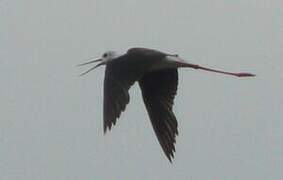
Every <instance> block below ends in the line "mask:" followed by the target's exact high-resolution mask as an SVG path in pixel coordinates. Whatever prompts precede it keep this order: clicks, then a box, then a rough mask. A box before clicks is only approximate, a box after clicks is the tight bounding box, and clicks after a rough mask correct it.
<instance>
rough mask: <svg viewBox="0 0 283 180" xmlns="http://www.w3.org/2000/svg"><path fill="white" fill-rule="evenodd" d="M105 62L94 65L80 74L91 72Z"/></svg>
mask: <svg viewBox="0 0 283 180" xmlns="http://www.w3.org/2000/svg"><path fill="white" fill-rule="evenodd" d="M103 64H104V63H103V62H101V63H99V64H97V65H96V66H94V67H92V68H90V69H89V70H87V71H86V72H83V73H82V74H80V75H79V76H83V75H85V74H87V73H89V72H90V71H92V70H94V69H95V68H97V67H98V66H101V65H103Z"/></svg>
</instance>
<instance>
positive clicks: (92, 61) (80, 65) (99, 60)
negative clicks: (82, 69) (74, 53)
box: [77, 59, 102, 67]
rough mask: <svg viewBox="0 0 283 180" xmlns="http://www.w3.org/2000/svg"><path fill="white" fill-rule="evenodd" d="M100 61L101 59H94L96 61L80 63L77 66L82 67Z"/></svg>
mask: <svg viewBox="0 0 283 180" xmlns="http://www.w3.org/2000/svg"><path fill="white" fill-rule="evenodd" d="M100 61H102V59H96V60H92V61H89V62H86V63H82V64H78V65H77V66H78V67H79V66H84V65H87V64H92V63H95V62H100Z"/></svg>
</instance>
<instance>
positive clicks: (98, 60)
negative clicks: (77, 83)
mask: <svg viewBox="0 0 283 180" xmlns="http://www.w3.org/2000/svg"><path fill="white" fill-rule="evenodd" d="M101 61H102V59H96V60H93V61H89V62H86V63H82V64H79V65H77V66H84V65H87V64H92V63H95V62H100V63H99V64H97V65H96V66H94V67H92V68H90V69H89V70H87V71H86V72H84V73H82V74H80V76H83V75H85V74H87V73H89V72H90V71H92V70H94V69H95V68H97V67H98V66H101V65H104V64H106V63H105V62H104V61H102V62H101Z"/></svg>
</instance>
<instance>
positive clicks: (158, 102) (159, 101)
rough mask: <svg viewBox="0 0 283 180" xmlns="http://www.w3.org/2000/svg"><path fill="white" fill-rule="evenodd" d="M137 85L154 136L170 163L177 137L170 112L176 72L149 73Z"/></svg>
mask: <svg viewBox="0 0 283 180" xmlns="http://www.w3.org/2000/svg"><path fill="white" fill-rule="evenodd" d="M139 85H140V88H141V90H142V95H143V100H144V103H145V106H146V109H147V111H148V114H149V117H150V120H151V123H152V126H153V129H154V131H155V134H156V136H157V138H158V141H159V143H160V145H161V147H162V149H163V151H164V153H165V154H166V156H167V157H168V159H169V160H170V162H171V158H173V157H174V154H173V153H174V151H175V145H174V144H175V142H176V140H175V138H176V135H178V130H177V126H178V123H177V120H176V117H175V115H174V113H173V111H172V106H173V103H174V97H175V95H176V92H177V86H178V71H177V69H167V70H162V71H156V72H151V73H149V74H147V75H145V76H144V77H143V78H142V79H141V80H139Z"/></svg>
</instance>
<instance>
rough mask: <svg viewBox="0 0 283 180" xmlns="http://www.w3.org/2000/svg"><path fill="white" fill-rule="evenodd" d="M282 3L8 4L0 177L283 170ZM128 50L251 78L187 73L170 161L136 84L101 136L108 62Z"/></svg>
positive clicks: (1, 23) (244, 176) (1, 62)
mask: <svg viewBox="0 0 283 180" xmlns="http://www.w3.org/2000/svg"><path fill="white" fill-rule="evenodd" d="M282 19H283V1H282V0H269V1H268V0H238V1H229V0H214V1H211V0H202V1H199V0H179V1H169V0H154V1H153V0H143V1H138V0H124V1H115V0H111V1H110V0H81V1H70V0H48V1H46V0H25V1H23V0H13V1H12V0H1V1H0V82H1V88H0V92H1V93H0V179H1V180H19V179H21V180H31V179H40V180H54V179H59V180H77V179H84V180H85V179H92V180H93V179H99V180H101V179H102V180H103V179H105V180H108V179H113V180H124V179H129V180H130V179H149V180H151V179H152V180H156V179H164V180H165V179H168V180H169V179H186V180H187V179H193V180H206V179H207V180H211V179H215V180H216V179H217V180H227V179H229V180H240V179H241V180H266V179H272V180H275V179H278V180H279V179H282V178H283V171H282V169H283V141H282V139H283V120H282V115H283V112H282V110H283V105H282V102H283V93H282V92H283V84H282V83H283V73H282V67H283V50H282V48H283V34H282V32H283V23H282ZM133 46H142V47H148V48H155V49H159V50H162V51H165V52H168V53H177V54H179V55H180V56H181V57H183V58H184V59H186V60H187V61H189V62H194V63H198V64H201V65H208V66H209V67H214V68H220V69H225V70H229V71H236V72H237V71H247V72H252V73H255V74H257V75H258V76H257V77H256V78H247V79H238V78H234V77H227V76H222V75H218V74H213V73H208V72H203V71H196V70H191V69H182V70H180V71H179V81H180V83H179V89H178V95H177V97H176V100H175V106H174V111H175V113H176V116H177V118H178V122H179V136H178V137H177V144H176V155H175V159H174V161H173V164H170V163H169V161H168V160H167V159H166V157H165V155H164V154H163V152H162V149H161V147H160V145H159V143H158V141H157V138H156V137H155V134H154V132H153V129H152V127H151V124H150V121H149V118H148V116H147V113H146V110H145V107H144V105H143V102H142V98H141V93H140V90H139V88H138V86H137V85H135V86H134V87H133V88H132V89H131V90H130V94H131V102H130V104H129V105H128V107H127V111H126V112H125V113H123V115H122V116H121V118H120V119H119V121H118V123H117V125H116V126H115V128H113V129H112V131H111V132H110V133H107V134H106V135H105V136H104V135H103V129H102V104H103V98H102V97H103V89H102V88H103V86H102V85H103V77H104V68H99V69H97V70H96V71H93V72H91V73H89V74H88V75H86V76H84V77H78V74H80V73H81V72H83V71H84V70H86V69H84V68H82V69H81V68H77V67H75V65H77V64H79V63H82V62H85V61H87V60H89V59H91V58H95V57H100V56H101V54H102V53H103V52H104V51H107V50H110V49H111V50H116V51H118V52H121V53H123V52H125V51H126V50H127V49H128V48H130V47H133Z"/></svg>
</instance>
